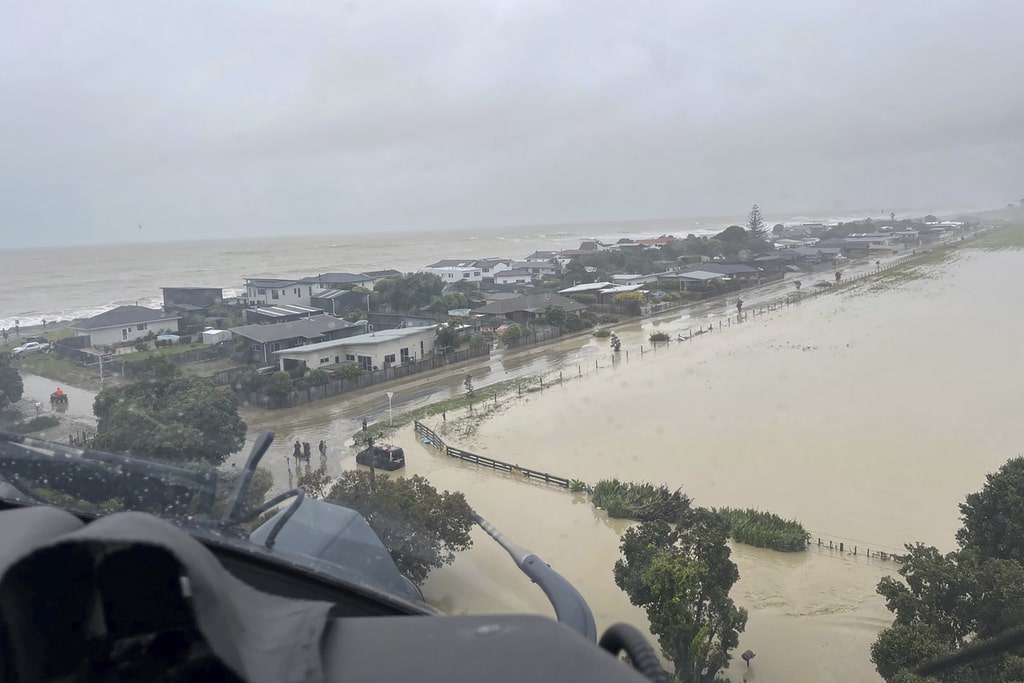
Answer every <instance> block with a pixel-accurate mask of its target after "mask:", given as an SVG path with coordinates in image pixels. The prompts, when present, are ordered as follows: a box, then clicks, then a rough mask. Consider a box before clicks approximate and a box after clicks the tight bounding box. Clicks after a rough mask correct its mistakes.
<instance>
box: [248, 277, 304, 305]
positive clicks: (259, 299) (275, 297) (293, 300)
mask: <svg viewBox="0 0 1024 683" xmlns="http://www.w3.org/2000/svg"><path fill="white" fill-rule="evenodd" d="M310 294H311V292H310V291H309V286H308V285H306V284H305V283H303V282H302V281H301V280H286V279H281V278H246V279H245V298H246V300H247V302H248V304H249V305H250V306H260V305H263V306H268V305H269V306H275V305H277V304H299V305H300V306H308V305H309V297H310Z"/></svg>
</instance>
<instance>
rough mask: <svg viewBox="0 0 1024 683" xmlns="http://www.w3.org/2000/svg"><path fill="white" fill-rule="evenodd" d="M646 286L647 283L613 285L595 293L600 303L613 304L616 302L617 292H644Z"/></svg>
mask: <svg viewBox="0 0 1024 683" xmlns="http://www.w3.org/2000/svg"><path fill="white" fill-rule="evenodd" d="M645 287H646V285H611V286H610V287H605V288H604V289H599V290H598V291H597V293H596V294H595V298H596V299H597V303H599V304H612V303H615V295H616V294H628V293H631V292H643V290H644V288H645Z"/></svg>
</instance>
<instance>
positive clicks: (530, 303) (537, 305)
mask: <svg viewBox="0 0 1024 683" xmlns="http://www.w3.org/2000/svg"><path fill="white" fill-rule="evenodd" d="M548 306H558V307H560V308H561V309H562V310H564V311H565V312H566V313H572V312H575V311H582V310H585V309H586V306H584V305H583V304H578V303H576V302H575V301H573V300H572V299H570V298H568V297H564V296H562V295H560V294H528V295H526V296H518V297H515V298H514V299H501V300H498V301H492V302H491V303H489V304H487V305H486V306H481V307H480V308H476V309H474V310H473V314H474V315H493V316H496V317H499V318H504V319H506V320H512V321H514V322H527V321H530V320H533V319H534V318H536V317H537V316H538V315H543V314H544V311H546V310H547V308H548Z"/></svg>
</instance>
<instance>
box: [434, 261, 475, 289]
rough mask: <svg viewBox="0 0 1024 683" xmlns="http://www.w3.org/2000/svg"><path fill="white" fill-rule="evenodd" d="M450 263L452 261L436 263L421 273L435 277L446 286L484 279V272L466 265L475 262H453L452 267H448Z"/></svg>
mask: <svg viewBox="0 0 1024 683" xmlns="http://www.w3.org/2000/svg"><path fill="white" fill-rule="evenodd" d="M452 262H453V260H452V259H447V260H444V261H438V262H437V263H434V264H431V265H429V266H427V267H425V268H423V271H422V272H424V273H432V274H433V275H437V276H438V277H439V278H441V280H443V281H444V283H445V284H446V285H450V284H452V283H455V282H480V281H481V280H483V279H484V271H483V270H482V269H480V268H477V267H476V266H475V265H468V264H474V263H476V261H473V260H465V261H457V262H454V265H448V264H449V263H452Z"/></svg>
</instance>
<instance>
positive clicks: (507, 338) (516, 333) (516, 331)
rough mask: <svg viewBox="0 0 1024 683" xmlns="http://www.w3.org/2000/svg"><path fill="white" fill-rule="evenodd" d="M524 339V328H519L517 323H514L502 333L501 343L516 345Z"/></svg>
mask: <svg viewBox="0 0 1024 683" xmlns="http://www.w3.org/2000/svg"><path fill="white" fill-rule="evenodd" d="M522 338H523V328H521V327H519V325H517V324H516V323H512V324H511V325H509V326H508V327H506V328H505V331H504V332H502V333H501V341H502V342H504V343H505V344H506V345H508V344H515V343H516V342H517V341H519V340H520V339H522Z"/></svg>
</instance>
